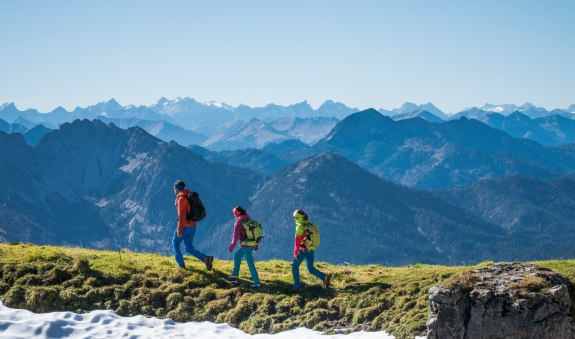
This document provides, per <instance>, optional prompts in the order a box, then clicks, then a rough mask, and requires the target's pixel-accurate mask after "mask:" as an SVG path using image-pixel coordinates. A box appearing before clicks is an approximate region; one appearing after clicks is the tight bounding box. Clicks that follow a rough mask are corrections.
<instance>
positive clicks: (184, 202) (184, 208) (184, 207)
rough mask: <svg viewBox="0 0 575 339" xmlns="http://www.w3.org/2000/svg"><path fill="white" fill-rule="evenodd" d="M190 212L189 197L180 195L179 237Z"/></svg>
mask: <svg viewBox="0 0 575 339" xmlns="http://www.w3.org/2000/svg"><path fill="white" fill-rule="evenodd" d="M187 214H188V199H185V198H184V197H178V233H177V234H178V237H181V236H182V231H183V229H184V224H185V222H186V216H187Z"/></svg>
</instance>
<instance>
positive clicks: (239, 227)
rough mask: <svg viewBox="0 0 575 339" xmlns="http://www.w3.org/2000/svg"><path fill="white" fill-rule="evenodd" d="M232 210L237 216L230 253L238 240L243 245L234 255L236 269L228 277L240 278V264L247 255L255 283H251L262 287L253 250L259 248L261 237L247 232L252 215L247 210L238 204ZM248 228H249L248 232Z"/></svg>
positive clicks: (256, 286)
mask: <svg viewBox="0 0 575 339" xmlns="http://www.w3.org/2000/svg"><path fill="white" fill-rule="evenodd" d="M232 212H233V213H234V216H235V217H236V222H235V223H234V235H233V237H232V242H231V243H230V247H229V248H228V250H229V251H230V253H232V252H233V251H234V247H235V246H236V244H237V243H238V241H240V245H241V246H240V248H239V249H238V251H237V252H236V254H235V255H234V270H233V272H232V274H231V275H230V276H228V279H232V280H236V279H238V277H239V274H240V264H241V262H242V258H243V257H245V258H246V262H247V263H248V268H249V269H250V274H251V276H252V280H253V284H252V285H251V287H253V288H258V287H260V278H259V276H258V271H257V270H256V265H255V264H254V258H253V251H257V250H258V246H259V245H258V241H259V239H257V238H255V237H254V236H248V234H247V233H248V232H249V221H250V216H249V215H248V213H247V212H246V210H245V209H243V208H242V207H241V206H236V207H235V208H234V209H233V211H232ZM258 226H259V223H258ZM246 228H248V231H247V232H246ZM254 238H255V239H254Z"/></svg>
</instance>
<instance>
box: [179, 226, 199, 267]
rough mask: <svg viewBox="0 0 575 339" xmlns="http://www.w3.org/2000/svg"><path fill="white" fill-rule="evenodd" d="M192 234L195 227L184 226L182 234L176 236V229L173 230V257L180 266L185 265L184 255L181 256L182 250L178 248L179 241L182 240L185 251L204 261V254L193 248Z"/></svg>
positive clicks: (194, 232)
mask: <svg viewBox="0 0 575 339" xmlns="http://www.w3.org/2000/svg"><path fill="white" fill-rule="evenodd" d="M194 235H196V228H195V227H184V228H183V229H182V236H181V237H178V231H177V230H176V232H174V238H173V239H172V246H173V247H174V257H175V258H176V262H177V263H178V265H179V266H180V267H185V265H186V264H185V263H184V257H183V256H182V251H181V250H180V243H181V242H182V241H183V242H184V246H185V247H186V251H187V252H188V253H190V254H191V255H193V256H194V257H196V258H198V259H200V260H201V261H204V258H205V257H206V255H205V254H203V253H202V252H200V251H198V250H197V249H195V248H194Z"/></svg>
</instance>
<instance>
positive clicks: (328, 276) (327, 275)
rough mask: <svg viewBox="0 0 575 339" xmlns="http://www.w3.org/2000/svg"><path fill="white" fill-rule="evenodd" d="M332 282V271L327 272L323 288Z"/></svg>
mask: <svg viewBox="0 0 575 339" xmlns="http://www.w3.org/2000/svg"><path fill="white" fill-rule="evenodd" d="M330 282H331V273H327V274H326V275H325V278H323V288H328V287H329V283H330Z"/></svg>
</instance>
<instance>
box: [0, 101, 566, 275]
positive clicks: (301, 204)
mask: <svg viewBox="0 0 575 339" xmlns="http://www.w3.org/2000/svg"><path fill="white" fill-rule="evenodd" d="M406 122H409V123H408V124H406ZM450 123H451V124H454V123H462V124H463V125H461V126H460V125H457V126H455V127H453V126H452V125H449V124H450ZM474 124H480V125H482V126H479V127H478V126H475V125H474ZM353 125H355V128H356V130H355V132H353V133H352V131H351V130H349V128H351V127H352V126H353ZM444 125H446V126H451V127H450V128H446V127H442V128H441V129H437V128H438V126H444ZM386 126H387V127H390V126H391V127H392V128H387V127H386ZM466 126H471V127H473V128H474V129H475V130H478V131H481V133H480V134H476V135H473V138H475V139H476V140H475V147H479V150H482V151H484V152H486V154H491V153H489V152H494V150H496V149H497V148H498V147H502V145H507V143H512V144H511V146H513V147H514V148H515V150H514V151H513V152H512V153H511V155H509V157H510V159H511V158H513V157H517V159H520V156H523V157H527V158H528V159H531V160H530V161H536V160H537V161H540V163H543V162H545V161H547V162H549V164H548V165H551V162H552V161H558V160H557V159H556V158H553V156H554V154H556V153H554V152H563V153H562V154H563V157H566V158H567V157H568V156H569V154H573V149H572V147H561V148H557V149H555V148H552V149H551V151H549V149H547V148H545V147H543V146H541V145H538V144H537V143H534V142H530V141H525V140H517V139H513V138H511V137H509V136H508V135H506V134H505V133H503V132H501V131H498V130H494V129H491V128H490V127H487V126H485V125H483V124H482V123H480V122H478V121H473V120H467V119H461V120H458V121H452V122H448V123H443V124H436V123H430V122H426V121H424V120H422V119H419V118H416V119H411V120H402V121H397V122H396V121H393V120H391V119H389V118H388V117H385V116H383V115H381V114H380V113H379V112H377V111H375V110H368V111H365V112H360V113H357V114H354V115H351V116H349V117H348V118H346V119H344V120H342V121H341V122H340V123H339V124H338V125H337V126H336V127H335V128H334V130H332V132H331V133H330V134H329V135H328V137H326V138H324V139H323V140H322V141H320V142H319V143H318V144H316V145H317V148H315V147H316V146H315V145H314V146H308V145H305V144H302V143H298V142H297V141H292V140H288V141H285V142H282V143H279V144H273V145H269V146H266V147H265V148H264V149H265V150H264V149H263V150H256V152H263V153H266V154H278V155H276V156H275V157H276V158H275V161H278V162H284V164H285V165H284V166H278V167H279V168H278V169H277V170H276V171H274V172H268V173H267V174H262V173H258V171H253V170H251V169H246V168H248V167H249V166H247V165H244V167H245V168H240V167H239V166H236V165H234V164H227V163H224V162H212V161H211V160H210V161H208V160H206V159H205V158H204V157H203V156H200V155H198V154H200V153H202V152H204V153H206V152H207V154H210V153H212V154H217V155H220V156H221V155H222V153H221V152H213V151H209V150H206V149H202V148H197V149H194V148H192V149H188V148H185V147H183V146H180V145H179V144H177V143H176V142H164V141H162V140H160V139H158V138H156V137H154V136H152V135H150V134H149V133H147V132H146V131H144V130H143V129H141V128H139V127H130V128H128V129H121V128H119V127H117V126H115V125H114V124H112V123H109V124H105V123H103V122H101V121H98V120H95V121H89V120H76V121H74V122H72V123H65V124H62V125H61V126H60V128H59V129H57V130H53V131H51V132H49V133H47V134H46V135H45V136H44V138H42V139H41V140H40V141H39V143H38V144H37V145H35V146H31V145H29V144H27V143H26V141H25V140H24V137H23V136H22V135H21V134H18V133H13V134H7V133H4V132H0V175H1V176H2V177H3V178H10V180H2V181H0V189H2V191H3V192H4V194H3V195H2V196H0V240H2V241H25V242H34V243H40V244H46V243H50V244H57V245H70V246H87V247H92V248H105V249H112V250H117V249H120V248H128V249H131V250H137V251H147V252H160V253H170V251H171V249H170V246H171V243H170V240H171V237H172V235H173V232H174V229H175V225H176V220H175V214H176V212H175V208H174V195H173V192H172V184H173V182H174V181H175V180H176V179H183V180H185V181H186V182H187V183H188V186H189V187H190V188H191V189H193V190H196V191H198V192H200V195H201V197H202V200H204V203H205V205H206V207H207V209H208V216H207V218H206V219H205V220H204V221H202V222H201V223H200V225H199V226H198V233H197V234H198V238H197V239H198V240H197V242H196V244H197V246H198V247H199V248H200V249H201V250H203V251H205V252H208V253H210V254H214V255H215V256H216V257H218V258H227V256H228V253H227V243H228V241H229V240H230V239H231V233H232V226H233V216H232V214H231V213H230V212H231V209H232V208H233V206H236V205H238V204H239V205H242V206H244V207H245V208H246V209H247V210H248V212H249V213H250V214H251V216H252V217H253V218H256V219H258V220H259V221H260V222H261V223H262V224H263V226H264V232H265V239H264V242H263V243H262V246H261V250H260V251H259V252H258V258H260V259H272V258H284V259H289V258H290V255H291V250H292V245H293V232H294V225H293V221H292V220H291V218H290V216H291V213H292V211H293V210H294V209H296V208H303V209H304V210H306V211H307V212H308V214H309V215H310V217H311V219H312V220H313V221H314V222H315V223H317V224H318V225H321V229H322V245H321V248H320V250H319V251H318V253H317V258H318V260H323V261H329V262H333V263H339V262H351V263H380V264H386V265H399V264H408V263H418V262H420V263H443V264H463V263H473V262H478V261H482V260H535V259H545V258H555V257H566V256H573V255H574V254H575V253H573V252H575V250H572V248H575V247H574V246H573V245H574V243H573V241H574V240H575V232H574V231H575V226H573V225H571V222H570V221H569V220H573V219H572V218H570V217H569V215H564V216H563V217H562V216H561V211H562V210H563V209H565V208H569V207H570V206H571V201H570V199H567V197H568V196H569V194H570V193H573V189H574V188H573V187H574V186H575V185H574V184H573V179H572V178H571V177H569V176H565V177H561V178H557V179H537V178H533V177H528V179H527V182H531V183H534V184H532V185H531V184H530V185H527V184H524V183H523V182H521V181H519V183H515V181H517V180H520V179H517V178H525V176H520V177H514V176H511V177H509V176H501V177H499V178H498V179H497V180H498V181H489V180H487V181H485V180H484V181H475V182H474V183H473V185H472V186H466V187H459V188H450V189H447V190H440V191H432V192H428V191H422V190H419V189H414V188H408V187H405V186H403V185H399V184H397V183H393V182H391V181H388V180H386V179H383V178H381V177H380V176H377V175H374V174H373V173H369V172H368V171H367V170H366V169H364V168H362V167H363V166H359V165H358V164H355V163H354V162H352V159H349V158H346V157H344V156H342V155H337V154H334V152H331V151H330V147H333V148H334V149H336V150H338V149H339V150H341V149H343V150H346V149H351V148H353V147H358V148H357V150H358V152H357V153H358V154H363V153H365V151H366V150H373V149H374V148H370V147H371V146H369V145H374V147H376V148H381V149H385V147H384V146H385V143H386V142H390V143H391V145H393V144H394V143H395V141H394V140H405V134H406V133H407V132H406V131H411V132H413V133H415V132H418V134H419V135H422V138H430V135H438V134H439V136H440V137H439V136H438V137H437V138H438V140H444V141H445V140H449V142H451V143H453V144H454V145H457V144H458V138H459V139H461V138H464V137H466V136H468V134H469V131H467V130H465V129H462V128H464V127H466ZM384 127H386V128H384ZM426 129H430V130H429V131H427V132H426V133H424V131H425V130H426ZM448 132H449V133H452V134H448ZM484 133H485V134H484ZM482 136H486V137H488V140H491V142H484V140H483V139H481V138H482ZM345 137H348V138H349V139H348V140H347V141H348V144H345V143H344V142H343V141H345ZM367 137H372V138H373V139H374V140H375V141H373V140H372V141H366V140H367V139H366V138H367ZM402 138H403V139H402ZM471 141H472V140H467V141H466V143H468V144H473V143H471ZM302 145H303V151H301V152H302V154H306V155H308V157H307V158H305V159H303V160H298V161H295V162H293V163H291V164H289V163H288V162H287V161H286V160H288V158H289V156H288V154H295V153H294V152H296V153H297V152H299V151H298V150H299V149H300V147H302ZM350 145H352V146H350ZM404 145H405V143H404ZM336 146H338V147H340V148H338V147H336ZM359 146H361V147H359ZM346 147H348V148H346ZM429 147H430V148H431V147H432V146H429ZM453 147H455V146H453ZM322 149H323V150H324V151H322V152H319V150H322ZM246 151H247V150H246ZM236 152H238V151H236ZM306 152H308V153H306ZM309 152H311V153H309ZM318 152H319V153H318ZM476 152H477V153H478V152H479V151H476ZM263 153H259V154H257V156H258V157H261V156H262V154H263ZM315 153H317V154H315ZM412 153H413V151H412ZM455 153H456V154H459V153H473V152H472V151H470V150H468V149H467V150H465V151H463V150H462V151H459V152H455ZM532 153H535V154H532ZM282 154H283V155H282ZM350 154H351V153H350ZM236 156H237V155H236ZM244 156H245V157H246V159H247V158H249V156H248V155H245V154H244ZM417 157H418V156H414V159H415V158H417ZM207 158H208V159H209V158H210V157H209V156H208V157H207ZM360 158H361V157H360ZM486 158H487V157H486ZM464 159H471V158H470V157H467V158H465V157H464ZM501 159H506V158H505V157H503V156H502V158H501ZM517 161H518V162H520V161H519V160H517ZM238 162H243V161H241V159H239V160H238ZM523 163H527V161H526V160H523ZM248 164H249V163H248ZM451 164H452V165H453V166H454V165H456V164H457V162H453V163H451ZM560 164H561V163H559V164H555V165H556V166H557V167H560V166H559V165H560ZM538 166H539V167H541V168H543V167H542V165H541V164H540V165H538ZM538 166H534V165H533V166H532V167H533V168H538ZM471 167H473V166H471ZM460 171H465V168H463V169H460ZM541 171H543V169H541ZM543 172H544V174H545V175H546V176H552V174H553V175H555V174H558V173H551V172H553V171H551V170H549V168H547V172H545V171H543ZM556 172H560V171H558V170H557V171H556ZM453 173H455V172H453ZM453 173H452V174H449V175H454V174H453ZM539 174H540V173H539ZM491 182H493V184H491ZM484 187H487V188H484ZM522 189H523V190H524V191H522ZM483 192H489V193H483ZM513 192H517V193H513ZM555 192H564V193H560V194H557V195H555ZM532 194H535V195H539V196H540V198H539V200H537V199H533V195H532ZM486 197H487V198H488V199H490V200H492V203H491V204H485V202H484V200H485V198H486ZM542 201H547V202H549V203H548V204H545V203H542ZM499 205H502V206H505V208H503V209H497V206H499ZM517 206H522V208H521V209H519V210H518V211H514V212H513V213H506V211H510V210H513V208H514V207H517ZM535 206H537V207H538V210H537V213H532V214H530V212H529V211H530V209H531V208H532V207H535ZM495 212H497V213H495ZM493 213H495V215H494V214H493ZM514 220H515V221H514ZM546 222H547V223H551V224H549V225H547V224H545V223H546ZM560 231H561V232H563V233H560ZM550 233H553V234H550ZM543 250H544V251H543Z"/></svg>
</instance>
